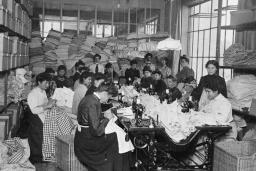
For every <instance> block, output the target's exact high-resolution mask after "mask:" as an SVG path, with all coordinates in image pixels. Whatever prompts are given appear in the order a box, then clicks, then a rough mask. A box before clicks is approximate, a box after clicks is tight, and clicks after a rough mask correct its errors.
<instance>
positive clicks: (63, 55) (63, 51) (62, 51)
mask: <svg viewBox="0 0 256 171" xmlns="http://www.w3.org/2000/svg"><path fill="white" fill-rule="evenodd" d="M68 48H69V45H67V44H66V45H64V44H62V45H59V46H58V49H56V50H55V53H56V54H57V56H58V59H68Z"/></svg>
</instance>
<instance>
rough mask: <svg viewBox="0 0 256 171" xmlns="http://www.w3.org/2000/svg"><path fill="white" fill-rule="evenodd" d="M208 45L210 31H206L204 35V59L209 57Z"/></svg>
mask: <svg viewBox="0 0 256 171" xmlns="http://www.w3.org/2000/svg"><path fill="white" fill-rule="evenodd" d="M209 44H210V30H206V31H205V33H204V55H203V56H204V57H206V58H207V57H208V56H209Z"/></svg>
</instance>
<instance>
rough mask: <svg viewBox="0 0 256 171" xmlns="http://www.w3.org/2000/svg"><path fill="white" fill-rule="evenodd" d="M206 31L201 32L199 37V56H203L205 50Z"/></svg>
mask: <svg viewBox="0 0 256 171" xmlns="http://www.w3.org/2000/svg"><path fill="white" fill-rule="evenodd" d="M203 40H204V32H203V31H200V32H199V39H198V56H199V57H203V50H204V41H203Z"/></svg>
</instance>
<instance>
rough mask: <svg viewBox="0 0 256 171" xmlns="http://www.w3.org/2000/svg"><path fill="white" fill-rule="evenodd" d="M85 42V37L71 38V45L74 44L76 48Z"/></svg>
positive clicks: (81, 35)
mask: <svg viewBox="0 0 256 171" xmlns="http://www.w3.org/2000/svg"><path fill="white" fill-rule="evenodd" d="M85 40H86V35H85V34H80V35H79V36H75V37H73V39H72V41H71V43H73V44H76V45H78V46H82V45H83V43H84V41H85Z"/></svg>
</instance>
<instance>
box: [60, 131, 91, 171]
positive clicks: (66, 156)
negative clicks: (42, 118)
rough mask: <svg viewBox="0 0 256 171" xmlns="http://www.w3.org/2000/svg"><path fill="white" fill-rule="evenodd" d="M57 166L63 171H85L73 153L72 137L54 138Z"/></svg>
mask: <svg viewBox="0 0 256 171" xmlns="http://www.w3.org/2000/svg"><path fill="white" fill-rule="evenodd" d="M56 160H57V166H58V167H59V168H60V169H61V170H63V171H87V168H86V167H85V166H84V165H83V164H82V163H80V161H79V160H78V159H77V157H76V156H75V153H74V135H62V136H57V137H56Z"/></svg>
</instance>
